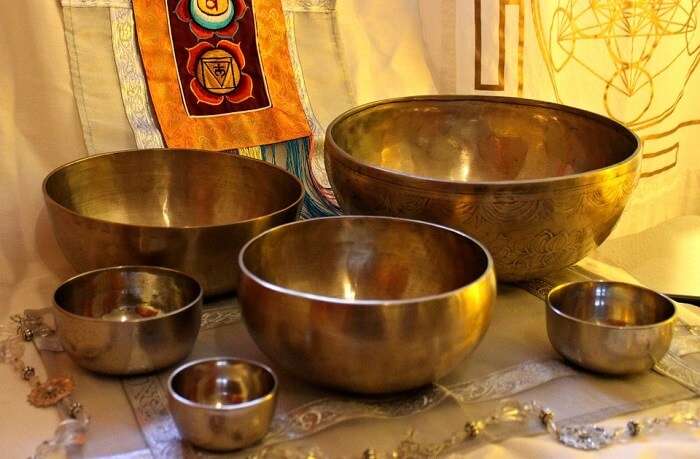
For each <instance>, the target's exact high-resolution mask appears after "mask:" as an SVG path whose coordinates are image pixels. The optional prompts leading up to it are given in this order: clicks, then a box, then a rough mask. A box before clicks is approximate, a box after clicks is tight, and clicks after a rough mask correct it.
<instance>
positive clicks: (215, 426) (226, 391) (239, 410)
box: [168, 357, 277, 451]
mask: <svg viewBox="0 0 700 459" xmlns="http://www.w3.org/2000/svg"><path fill="white" fill-rule="evenodd" d="M276 402H277V378H276V377H275V375H274V373H273V372H272V370H270V369H269V368H267V367H266V366H264V365H260V364H259V363H255V362H252V361H248V360H243V359H236V358H228V357H214V358H208V359H202V360H196V361H194V362H188V363H186V364H184V365H183V366H181V367H180V368H178V369H177V370H175V371H173V373H172V374H171V375H170V378H169V379H168V405H169V406H170V412H171V413H172V415H173V420H174V421H175V424H176V425H177V428H178V430H179V431H180V435H182V437H183V438H185V439H187V440H188V441H190V442H191V443H193V444H195V445H197V446H199V447H202V448H205V449H209V450H214V451H229V450H234V449H240V448H245V447H246V446H250V445H251V444H253V443H255V442H257V441H258V440H260V439H261V438H263V437H264V436H265V434H266V433H267V431H268V428H269V426H270V421H272V416H273V414H274V412H275V404H276Z"/></svg>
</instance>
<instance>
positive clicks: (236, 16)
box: [133, 0, 310, 150]
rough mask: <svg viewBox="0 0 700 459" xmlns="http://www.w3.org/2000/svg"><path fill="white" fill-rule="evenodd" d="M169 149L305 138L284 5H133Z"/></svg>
mask: <svg viewBox="0 0 700 459" xmlns="http://www.w3.org/2000/svg"><path fill="white" fill-rule="evenodd" d="M133 7H134V15H135V18H136V30H137V37H138V43H139V48H140V51H141V56H142V59H143V64H144V68H145V73H146V79H147V82H148V89H149V93H150V96H151V100H152V102H153V106H154V108H155V112H156V116H157V118H158V122H159V124H160V127H161V131H162V133H163V136H164V138H165V142H166V144H167V146H169V147H185V148H206V149H212V150H225V149H231V148H239V147H247V146H252V145H261V144H269V143H274V142H280V141H284V140H290V139H295V138H300V137H305V136H308V135H309V134H310V129H309V126H308V123H307V120H306V117H305V114H304V111H303V108H302V106H301V103H300V101H299V97H298V92H297V88H296V84H295V80H294V75H293V73H292V69H291V63H290V59H289V52H288V48H287V37H286V32H285V22H284V16H283V14H282V9H281V5H280V3H279V0H161V1H149V0H134V1H133Z"/></svg>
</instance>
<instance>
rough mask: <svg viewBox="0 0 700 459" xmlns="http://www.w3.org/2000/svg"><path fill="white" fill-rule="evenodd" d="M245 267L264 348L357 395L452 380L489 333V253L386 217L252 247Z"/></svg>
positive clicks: (305, 227) (456, 237)
mask: <svg viewBox="0 0 700 459" xmlns="http://www.w3.org/2000/svg"><path fill="white" fill-rule="evenodd" d="M240 264H241V272H242V275H241V287H240V291H239V299H240V301H241V305H242V308H243V317H244V319H245V322H246V325H247V327H248V330H249V331H250V332H251V335H252V337H253V339H254V340H255V341H256V343H257V344H258V346H260V348H261V349H262V350H263V351H264V352H265V353H266V354H267V355H268V357H270V358H271V359H272V360H274V361H275V362H277V363H278V364H279V365H280V366H282V367H284V368H286V369H287V370H289V371H290V372H293V373H294V374H296V375H297V376H299V377H301V378H304V379H307V380H309V381H311V382H314V383H317V384H321V385H325V386H330V387H335V388H340V389H344V390H349V391H354V392H364V393H382V392H392V391H399V390H406V389H411V388H415V387H418V386H421V385H423V384H427V383H430V382H432V381H435V380H437V379H439V378H440V377H442V376H444V375H445V374H447V373H448V372H449V371H451V370H452V369H453V368H454V367H455V366H456V365H457V364H458V363H459V362H460V361H462V360H463V359H464V357H466V356H467V355H468V354H469V353H470V352H471V351H472V350H473V349H474V348H475V347H476V345H477V344H478V343H479V341H480V339H481V337H482V336H483V334H484V333H485V332H486V329H487V327H488V324H489V320H490V317H491V305H492V303H493V299H494V297H495V293H496V285H495V276H494V273H493V263H492V261H491V258H490V256H489V255H488V252H486V250H485V249H484V248H483V246H482V245H481V244H479V243H478V242H476V241H475V240H473V239H472V238H469V237H468V236H466V235H464V234H462V233H459V232H457V231H454V230H451V229H449V228H445V227H442V226H437V225H433V224H429V223H425V222H419V221H413V220H404V219H396V218H388V217H335V218H321V219H314V220H306V221H300V222H295V223H292V224H288V225H283V226H280V227H277V228H274V229H272V230H270V231H268V232H266V233H263V234H261V235H260V236H258V237H257V238H255V239H253V240H252V241H251V242H249V243H248V245H246V247H245V248H244V249H243V251H242V252H241V256H240ZM339 356H342V357H340V358H339Z"/></svg>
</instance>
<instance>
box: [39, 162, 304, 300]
mask: <svg viewBox="0 0 700 459" xmlns="http://www.w3.org/2000/svg"><path fill="white" fill-rule="evenodd" d="M43 188H44V200H45V202H46V207H47V209H48V213H49V217H50V220H51V223H52V226H53V231H54V234H55V236H56V240H57V241H58V244H59V246H60V247H61V249H62V250H63V254H64V255H65V257H66V259H67V260H68V261H69V262H70V263H71V264H72V265H73V267H74V268H75V269H76V270H77V271H78V272H83V271H89V270H92V269H96V268H102V267H106V266H119V265H150V266H164V267H167V268H173V269H177V270H179V271H183V272H185V273H187V274H190V275H192V276H193V277H194V278H196V279H197V280H198V281H199V282H200V283H201V284H202V288H203V289H204V294H205V295H206V296H211V295H217V294H223V293H228V292H231V291H233V290H235V288H236V284H237V282H238V276H239V273H238V266H237V265H236V263H231V260H235V259H236V257H237V256H238V251H239V250H240V248H241V247H243V244H245V243H246V242H247V241H248V240H249V239H250V238H252V237H253V236H255V235H257V234H260V233H261V232H263V231H264V230H266V229H268V228H272V227H273V226H276V225H279V224H282V223H287V222H290V221H293V220H294V219H295V218H296V217H297V215H298V213H299V211H300V209H301V202H302V198H303V196H304V191H303V187H302V185H301V182H299V180H297V179H296V177H294V176H293V175H292V174H290V173H288V172H287V171H285V170H283V169H280V168H278V167H275V166H273V165H272V164H269V163H266V162H264V161H258V160H255V159H251V158H246V157H244V156H239V155H234V154H227V153H221V152H210V151H197V150H137V151H121V152H116V153H107V154H103V155H96V156H90V157H88V158H83V159H79V160H77V161H73V162H71V163H68V164H66V165H64V166H61V167H59V168H57V169H55V170H54V171H52V172H51V173H49V174H48V176H47V177H46V179H45V180H44V185H43Z"/></svg>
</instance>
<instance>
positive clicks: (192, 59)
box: [185, 41, 214, 75]
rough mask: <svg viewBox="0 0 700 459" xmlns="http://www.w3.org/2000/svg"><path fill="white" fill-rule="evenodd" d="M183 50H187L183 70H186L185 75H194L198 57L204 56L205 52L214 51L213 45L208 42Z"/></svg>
mask: <svg viewBox="0 0 700 459" xmlns="http://www.w3.org/2000/svg"><path fill="white" fill-rule="evenodd" d="M185 49H187V65H186V66H185V68H186V69H187V73H189V74H190V75H194V74H195V70H196V69H197V62H199V57H200V56H201V55H202V54H204V52H205V51H209V50H210V49H214V45H212V44H211V43H209V42H206V41H202V42H199V43H197V44H196V45H194V46H193V47H191V48H185Z"/></svg>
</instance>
